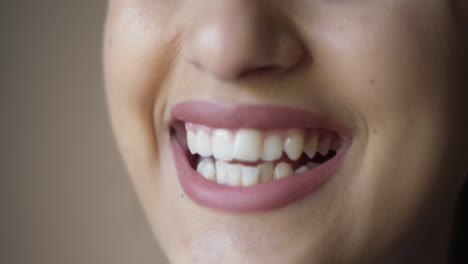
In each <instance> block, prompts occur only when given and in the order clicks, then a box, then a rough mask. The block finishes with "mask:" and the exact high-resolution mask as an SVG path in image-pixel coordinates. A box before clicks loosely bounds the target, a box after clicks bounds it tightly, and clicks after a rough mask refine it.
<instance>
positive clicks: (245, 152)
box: [233, 129, 263, 162]
mask: <svg viewBox="0 0 468 264" xmlns="http://www.w3.org/2000/svg"><path fill="white" fill-rule="evenodd" d="M262 140H263V138H262V133H261V132H260V131H259V130H255V129H240V130H239V131H237V133H236V136H235V139H234V150H233V152H234V153H233V154H234V158H235V159H236V160H239V161H250V162H255V161H257V160H258V159H259V158H260V152H261V150H262Z"/></svg>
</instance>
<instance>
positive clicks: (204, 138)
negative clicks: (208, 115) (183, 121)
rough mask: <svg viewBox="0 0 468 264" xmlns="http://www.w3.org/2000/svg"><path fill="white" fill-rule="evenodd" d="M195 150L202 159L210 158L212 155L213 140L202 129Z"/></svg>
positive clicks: (198, 132)
mask: <svg viewBox="0 0 468 264" xmlns="http://www.w3.org/2000/svg"><path fill="white" fill-rule="evenodd" d="M195 148H196V150H197V153H198V154H200V156H202V157H209V156H211V155H212V152H211V138H210V135H208V133H207V132H206V131H204V130H202V129H199V130H198V131H197V137H196V139H195Z"/></svg>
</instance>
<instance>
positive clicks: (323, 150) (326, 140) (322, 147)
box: [317, 135, 331, 156]
mask: <svg viewBox="0 0 468 264" xmlns="http://www.w3.org/2000/svg"><path fill="white" fill-rule="evenodd" d="M330 147H331V137H330V136H328V135H325V136H324V137H323V138H322V139H321V140H320V142H319V144H318V147H317V151H318V153H320V155H322V156H326V155H327V154H328V152H329V151H330Z"/></svg>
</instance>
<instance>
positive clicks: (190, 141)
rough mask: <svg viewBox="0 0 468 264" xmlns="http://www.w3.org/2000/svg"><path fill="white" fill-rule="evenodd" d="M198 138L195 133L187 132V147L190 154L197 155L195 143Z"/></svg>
mask: <svg viewBox="0 0 468 264" xmlns="http://www.w3.org/2000/svg"><path fill="white" fill-rule="evenodd" d="M196 139H197V136H196V135H195V133H193V132H192V131H188V132H187V146H188V148H189V150H190V153H192V154H195V153H197V150H196V147H195V142H196Z"/></svg>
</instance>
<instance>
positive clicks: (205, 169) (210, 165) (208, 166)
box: [197, 158, 216, 181]
mask: <svg viewBox="0 0 468 264" xmlns="http://www.w3.org/2000/svg"><path fill="white" fill-rule="evenodd" d="M197 172H198V173H200V174H201V175H203V177H205V178H206V179H208V180H211V181H214V180H216V170H215V166H214V162H213V159H211V158H203V159H202V160H201V161H200V162H199V163H198V166H197Z"/></svg>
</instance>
